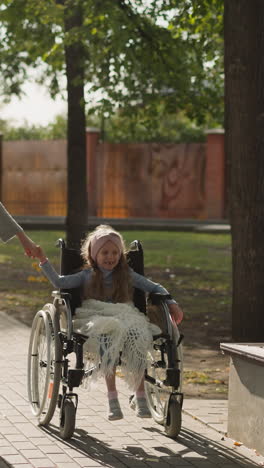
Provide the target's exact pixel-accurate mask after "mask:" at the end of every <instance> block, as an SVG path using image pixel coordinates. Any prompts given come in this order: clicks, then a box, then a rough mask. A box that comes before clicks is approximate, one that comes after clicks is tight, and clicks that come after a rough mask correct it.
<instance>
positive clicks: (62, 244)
mask: <svg viewBox="0 0 264 468" xmlns="http://www.w3.org/2000/svg"><path fill="white" fill-rule="evenodd" d="M55 245H56V247H59V248H60V249H64V248H65V247H66V245H65V240H64V239H62V238H61V237H60V238H59V239H58V240H57V241H56V244H55Z"/></svg>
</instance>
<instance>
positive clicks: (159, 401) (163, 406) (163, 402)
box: [145, 303, 182, 426]
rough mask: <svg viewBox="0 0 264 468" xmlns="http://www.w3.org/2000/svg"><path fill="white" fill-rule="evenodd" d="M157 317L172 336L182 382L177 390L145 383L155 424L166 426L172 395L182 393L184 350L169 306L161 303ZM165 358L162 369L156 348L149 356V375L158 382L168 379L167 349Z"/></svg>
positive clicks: (169, 386)
mask: <svg viewBox="0 0 264 468" xmlns="http://www.w3.org/2000/svg"><path fill="white" fill-rule="evenodd" d="M157 315H160V316H161V317H163V320H164V323H163V327H164V328H165V329H164V330H163V332H164V333H168V334H169V335H170V338H171V341H172V343H173V345H172V347H173V351H174V356H173V357H174V360H175V362H174V365H175V368H176V369H179V370H180V382H179V387H177V388H176V387H174V386H171V385H162V386H157V385H153V384H152V383H150V382H147V381H145V391H146V398H147V402H148V407H149V409H150V412H151V414H152V417H153V419H154V421H155V422H157V423H158V424H162V425H164V426H165V424H166V416H167V408H168V405H169V401H170V399H171V394H172V393H173V392H181V388H182V349H181V345H180V346H179V347H178V346H177V343H178V340H179V331H178V329H177V328H176V327H175V326H174V325H173V324H172V321H171V318H170V314H169V310H168V306H167V305H166V304H165V303H161V304H160V305H159V308H158V314H157ZM162 341H163V342H165V340H164V339H161V340H159V342H162ZM156 343H157V341H156ZM163 358H164V361H165V367H161V366H159V365H158V362H159V360H160V351H156V350H155V348H153V350H151V351H149V353H148V356H147V374H148V375H149V376H150V377H152V378H153V379H155V380H156V381H158V382H159V381H160V382H163V381H164V380H165V379H166V369H167V368H168V367H170V366H169V357H168V349H167V348H166V349H165V351H164V356H163ZM176 399H177V402H178V403H179V404H180V403H181V401H180V399H179V397H176ZM180 406H181V404H180Z"/></svg>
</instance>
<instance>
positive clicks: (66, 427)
mask: <svg viewBox="0 0 264 468" xmlns="http://www.w3.org/2000/svg"><path fill="white" fill-rule="evenodd" d="M75 419H76V407H75V405H74V403H73V401H72V400H70V399H69V398H66V399H65V401H64V403H63V407H62V411H61V421H60V436H61V438H62V439H64V440H66V439H70V438H71V437H72V436H73V433H74V429H75Z"/></svg>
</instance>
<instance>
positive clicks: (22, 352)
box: [0, 313, 264, 468]
mask: <svg viewBox="0 0 264 468" xmlns="http://www.w3.org/2000/svg"><path fill="white" fill-rule="evenodd" d="M29 332H30V330H29V329H28V328H27V327H26V326H24V325H22V324H21V323H20V322H18V321H16V320H14V319H12V318H9V317H8V316H6V315H5V314H4V313H0V340H1V353H0V354H1V355H0V366H1V367H0V368H1V372H0V383H1V395H0V468H6V467H13V468H29V467H35V468H54V467H57V468H80V467H113V468H114V467H116V468H122V467H133V468H134V467H135V468H144V467H146V468H147V467H157V468H169V467H170V466H175V467H179V468H214V467H218V468H237V467H243V468H253V467H257V466H264V457H261V456H258V455H257V454H256V453H255V451H254V450H249V449H247V448H245V447H244V446H238V445H235V444H234V441H233V440H231V439H229V438H228V437H226V435H225V431H226V414H227V405H226V401H222V400H220V401H215V400H214V401H208V400H185V402H184V411H183V427H182V431H181V433H180V435H179V437H178V439H177V440H172V439H170V438H168V437H167V436H165V434H164V430H163V427H162V426H159V425H158V424H156V423H154V422H153V421H152V420H140V419H138V418H136V416H135V414H134V412H133V411H132V410H131V409H130V408H129V407H128V392H127V390H126V388H125V386H124V383H123V382H122V381H119V384H120V385H119V389H120V391H119V394H120V400H121V404H122V408H123V410H124V415H125V418H124V419H123V420H121V421H113V422H109V421H108V420H107V419H106V414H105V404H106V397H105V388H104V385H102V386H101V387H98V388H96V389H95V390H93V391H91V392H89V393H87V392H85V391H84V390H81V389H78V394H79V407H78V411H77V424H76V432H75V435H74V438H73V439H71V440H70V441H63V440H61V439H60V437H59V435H58V415H55V416H54V418H53V420H52V424H51V425H50V426H49V428H48V429H44V428H40V427H38V426H37V423H36V420H35V418H34V416H33V415H32V414H31V411H30V408H29V405H28V401H27V394H26V372H27V369H26V367H27V347H28V339H29Z"/></svg>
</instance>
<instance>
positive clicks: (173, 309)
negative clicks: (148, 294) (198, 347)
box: [169, 304, 183, 325]
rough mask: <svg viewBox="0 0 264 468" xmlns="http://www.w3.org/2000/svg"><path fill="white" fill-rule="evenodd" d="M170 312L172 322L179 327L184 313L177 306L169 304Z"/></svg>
mask: <svg viewBox="0 0 264 468" xmlns="http://www.w3.org/2000/svg"><path fill="white" fill-rule="evenodd" d="M169 311H170V314H171V318H172V321H173V322H175V323H176V325H179V323H181V321H182V319H183V311H182V310H181V308H180V307H179V306H178V305H177V304H169Z"/></svg>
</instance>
